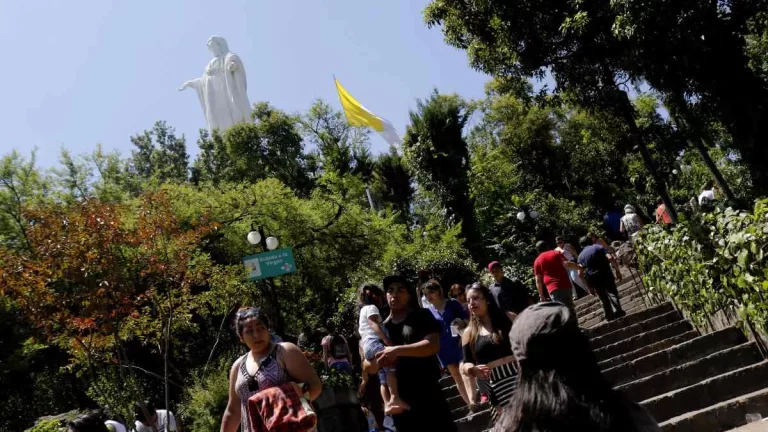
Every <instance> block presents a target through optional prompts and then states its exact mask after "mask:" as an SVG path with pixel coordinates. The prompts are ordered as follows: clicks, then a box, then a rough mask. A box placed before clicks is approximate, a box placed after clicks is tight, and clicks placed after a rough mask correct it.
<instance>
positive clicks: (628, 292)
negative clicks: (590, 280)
mask: <svg viewBox="0 0 768 432" xmlns="http://www.w3.org/2000/svg"><path fill="white" fill-rule="evenodd" d="M643 292H644V291H643V289H642V287H641V286H640V285H625V286H622V287H619V297H629V296H634V295H635V294H640V295H642V294H643ZM574 306H575V310H576V315H578V316H582V315H585V314H588V313H590V312H594V311H596V310H600V309H602V306H601V303H600V297H598V296H597V295H587V296H584V297H582V298H580V299H578V300H576V301H575V302H574Z"/></svg>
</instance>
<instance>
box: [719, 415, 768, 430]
mask: <svg viewBox="0 0 768 432" xmlns="http://www.w3.org/2000/svg"><path fill="white" fill-rule="evenodd" d="M752 414H758V413H752ZM728 432H768V419H762V420H760V421H756V422H752V423H749V424H746V425H744V426H741V427H738V428H736V429H731V430H730V431H728Z"/></svg>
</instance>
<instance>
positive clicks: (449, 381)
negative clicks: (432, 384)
mask: <svg viewBox="0 0 768 432" xmlns="http://www.w3.org/2000/svg"><path fill="white" fill-rule="evenodd" d="M454 385H456V381H454V380H453V377H452V376H450V375H445V376H443V377H442V378H440V388H442V389H443V390H445V389H447V388H449V387H451V386H454Z"/></svg>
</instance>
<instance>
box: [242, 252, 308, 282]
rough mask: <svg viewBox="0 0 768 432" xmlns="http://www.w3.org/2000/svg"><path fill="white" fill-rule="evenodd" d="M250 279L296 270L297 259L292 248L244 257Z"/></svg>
mask: <svg viewBox="0 0 768 432" xmlns="http://www.w3.org/2000/svg"><path fill="white" fill-rule="evenodd" d="M243 264H244V265H245V271H247V272H248V278H249V279H250V280H259V279H265V278H270V277H275V276H280V275H284V274H288V273H294V272H296V261H295V260H294V259H293V251H292V250H291V249H290V248H285V249H275V250H273V251H269V252H263V253H260V254H256V255H250V256H247V257H245V258H243Z"/></svg>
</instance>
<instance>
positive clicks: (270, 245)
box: [267, 237, 280, 250]
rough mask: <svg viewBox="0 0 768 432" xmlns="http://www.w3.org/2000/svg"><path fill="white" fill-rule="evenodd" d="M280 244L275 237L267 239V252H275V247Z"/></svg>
mask: <svg viewBox="0 0 768 432" xmlns="http://www.w3.org/2000/svg"><path fill="white" fill-rule="evenodd" d="M279 244H280V242H279V241H277V238H275V237H267V249H269V250H275V249H277V245H279Z"/></svg>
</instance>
